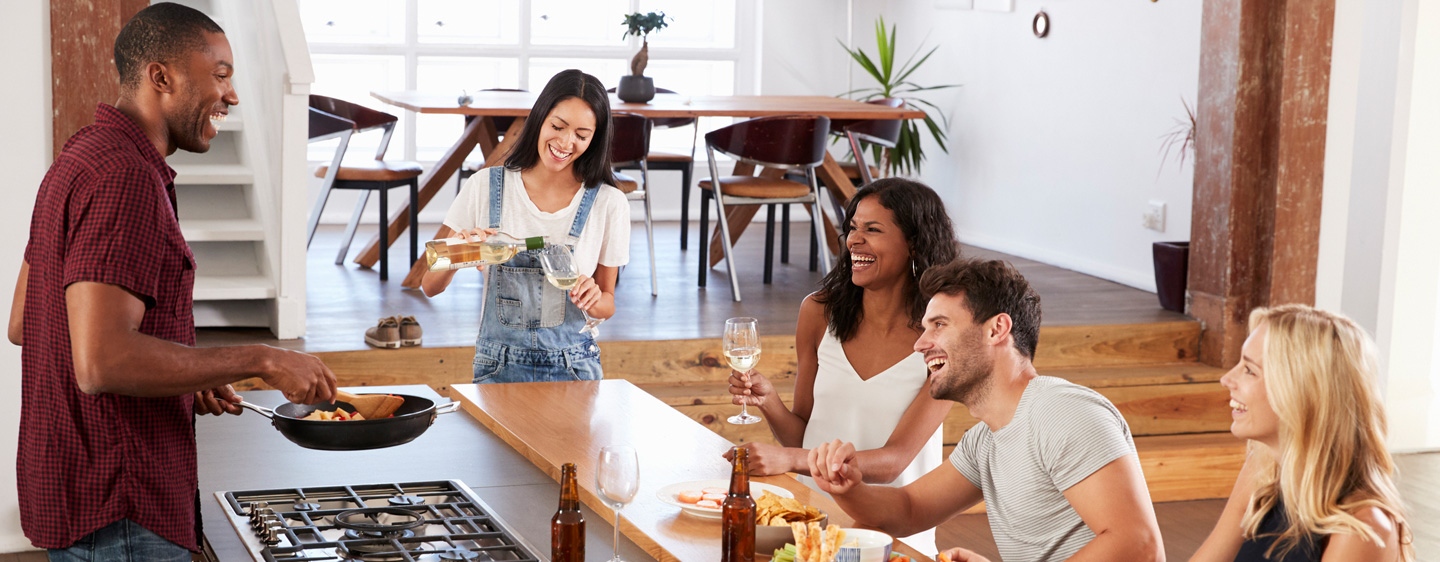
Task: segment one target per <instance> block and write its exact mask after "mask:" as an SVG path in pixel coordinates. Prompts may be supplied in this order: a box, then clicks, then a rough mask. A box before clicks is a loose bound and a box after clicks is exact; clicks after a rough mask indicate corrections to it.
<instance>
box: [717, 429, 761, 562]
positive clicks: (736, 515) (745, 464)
mask: <svg viewBox="0 0 1440 562" xmlns="http://www.w3.org/2000/svg"><path fill="white" fill-rule="evenodd" d="M731 453H732V454H733V455H734V457H735V460H734V461H732V463H733V466H731V469H730V493H729V494H727V495H726V496H725V503H722V504H720V521H721V526H722V528H721V531H720V562H755V500H754V499H752V498H751V497H750V476H749V471H750V450H749V449H746V448H744V447H735V448H733V449H731Z"/></svg>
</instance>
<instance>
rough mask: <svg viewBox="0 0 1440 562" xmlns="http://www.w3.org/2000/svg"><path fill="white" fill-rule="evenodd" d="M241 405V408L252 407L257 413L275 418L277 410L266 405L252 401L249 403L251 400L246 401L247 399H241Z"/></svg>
mask: <svg viewBox="0 0 1440 562" xmlns="http://www.w3.org/2000/svg"><path fill="white" fill-rule="evenodd" d="M240 407H241V408H246V409H250V410H254V411H255V413H257V414H260V415H262V416H265V417H267V418H269V419H272V420H273V419H275V410H271V409H270V408H266V407H264V406H256V405H254V404H251V403H249V402H246V401H244V400H241V401H240Z"/></svg>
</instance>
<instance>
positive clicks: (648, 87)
mask: <svg viewBox="0 0 1440 562" xmlns="http://www.w3.org/2000/svg"><path fill="white" fill-rule="evenodd" d="M665 19H666V17H665V12H650V13H648V14H642V13H640V12H635V13H633V14H630V15H627V16H625V21H624V22H622V25H624V26H625V35H623V36H622V38H625V39H628V38H629V37H630V36H631V35H634V36H636V37H639V38H640V52H638V53H635V58H632V59H630V75H629V76H621V77H620V87H619V88H617V89H616V90H615V95H616V96H618V97H619V98H620V100H621V101H625V102H630V103H645V102H648V101H650V100H652V99H654V98H655V81H654V80H651V79H650V77H648V76H645V65H646V63H648V62H650V42H649V37H650V33H651V32H653V31H657V30H660V29H664V28H665V26H667V25H669V23H667V22H666V21H665Z"/></svg>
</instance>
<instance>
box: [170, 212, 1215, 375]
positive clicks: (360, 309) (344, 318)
mask: <svg viewBox="0 0 1440 562" xmlns="http://www.w3.org/2000/svg"><path fill="white" fill-rule="evenodd" d="M690 228H691V237H690V244H691V246H690V248H689V250H687V251H681V250H680V244H679V236H680V233H679V230H680V225H679V223H678V222H662V223H657V225H656V229H655V245H656V267H657V270H658V275H659V279H660V283H659V285H660V291H659V292H660V294H659V296H656V297H652V296H650V279H649V277H650V276H649V261H648V252H647V250H646V244H645V238H644V237H643V236H635V237H634V238H632V240H631V252H630V265H629V266H628V267H627V268H626V269H625V271H624V273H623V274H622V275H621V279H620V284H619V287H618V288H617V291H616V304H617V306H618V307H619V310H620V312H619V313H618V314H616V316H615V317H614V318H611V319H610V320H608V321H606V322H605V323H604V324H603V325H602V326H601V330H600V334H601V340H602V341H633V340H673V339H691V338H719V337H720V333H721V331H722V330H723V328H724V324H725V319H726V318H730V317H734V316H753V317H756V318H759V319H760V321H761V322H760V329H761V332H762V333H763V334H766V335H785V334H793V333H794V332H795V318H796V313H797V311H798V310H799V306H800V301H801V300H803V299H804V298H805V295H807V294H809V293H810V292H812V291H814V290H815V288H816V286H817V285H818V283H819V281H820V279H821V278H822V276H821V275H820V273H818V272H811V271H809V270H808V268H807V267H806V263H807V259H806V256H807V255H808V251H809V231H808V230H807V229H808V223H805V222H799V223H795V224H793V225H792V233H793V236H792V239H791V250H792V256H791V257H792V259H791V263H790V264H780V263H779V258H778V251H777V258H776V264H775V272H774V281H773V282H772V283H771V284H770V285H765V284H764V283H762V278H761V273H762V267H763V263H764V261H763V260H764V255H765V254H764V251H765V244H764V241H765V237H764V231H763V229H754V230H753V231H751V232H749V233H747V235H746V236H745V237H744V238H742V239H741V240H740V243H739V244H738V245H737V246H736V256H737V262H739V264H740V265H739V267H738V268H737V269H738V270H739V272H740V290H741V297H743V299H744V300H743V301H742V302H739V303H736V302H734V301H732V300H731V298H730V290H729V286H728V283H729V280H728V278H727V274H726V269H725V265H724V263H723V262H722V263H721V264H720V265H717V266H716V267H715V268H713V269H711V270H710V271H709V281H708V282H709V286H708V287H707V288H705V289H701V288H699V287H698V286H697V283H696V275H697V268H698V265H697V263H696V260H697V258H698V255H699V250H698V248H697V245H696V240H695V231H696V229H697V225H696V224H695V223H693V222H692V224H691V226H690ZM341 230H342V229H341V227H339V226H322V227H321V228H320V229H319V230H318V231H317V232H316V236H315V242H314V244H313V245H311V247H310V252H309V258H308V264H307V270H306V273H307V275H308V277H309V279H308V287H309V290H308V291H307V299H308V306H307V310H308V313H307V315H306V321H307V323H308V326H307V335H306V337H305V339H302V340H291V341H278V340H275V339H274V336H273V335H271V334H270V332H268V331H266V330H259V329H202V330H200V331H199V334H198V338H197V339H198V340H199V344H200V345H202V346H207V345H233V344H241V343H268V344H271V345H280V346H282V347H286V348H290V349H297V350H302V351H308V352H323V351H345V350H355V349H364V348H365V343H364V340H363V335H364V332H365V328H367V327H369V326H373V325H375V322H376V320H377V319H379V318H380V317H382V316H389V315H392V314H405V315H414V316H415V317H416V318H417V319H418V320H419V321H420V323H421V325H422V326H423V327H424V329H425V343H424V345H426V346H430V347H444V346H464V345H474V342H475V334H476V331H477V329H478V326H479V322H480V320H479V315H480V300H481V284H480V283H481V277H480V274H479V273H477V272H475V271H474V270H468V271H463V272H461V273H459V274H458V275H456V277H455V282H454V283H453V284H452V285H451V286H450V288H449V289H448V290H446V291H445V292H444V293H442V294H440V295H438V296H436V297H435V298H426V297H425V295H423V294H422V293H420V292H419V291H416V290H408V289H404V288H403V287H401V286H400V280H401V279H402V278H403V277H404V275H405V271H406V269H407V268H406V266H405V265H404V262H405V261H406V259H407V258H408V255H407V254H408V252H406V251H405V250H404V248H403V245H396V246H395V247H393V248H392V250H391V254H392V258H393V261H392V262H391V271H390V275H391V277H390V280H389V281H387V282H381V281H380V280H379V273H378V271H376V270H370V269H364V268H361V267H359V266H357V265H355V264H353V263H350V262H348V261H347V262H346V263H345V264H344V265H343V266H337V265H335V264H334V256H335V252H336V251H337V249H338V248H339V239H340V237H341ZM434 231H435V225H424V226H422V227H421V230H420V232H421V233H423V234H426V235H428V234H430V233H433V232H434ZM636 232H637V233H643V232H644V231H643V230H642V229H637V230H636ZM407 238H408V236H406V237H403V238H402V240H405V239H407ZM422 240H423V238H422ZM353 251H359V248H358V244H357V246H356V247H355V248H354V249H353ZM965 254H966V255H969V256H975V257H987V258H999V259H1005V260H1008V261H1010V262H1011V263H1013V264H1014V265H1015V266H1016V267H1017V268H1019V269H1020V271H1021V272H1022V273H1024V274H1025V276H1026V278H1027V279H1029V281H1030V283H1031V284H1032V285H1034V287H1035V288H1036V290H1037V291H1038V292H1039V293H1040V295H1041V298H1042V299H1043V302H1044V311H1045V315H1044V324H1045V325H1046V326H1073V325H1088V324H1138V323H1148V322H1168V321H1175V320H1186V317H1185V316H1183V315H1180V314H1176V313H1173V312H1168V311H1165V310H1162V309H1161V308H1160V306H1159V304H1158V301H1157V300H1156V298H1155V295H1154V294H1153V293H1149V292H1146V291H1141V290H1138V289H1133V288H1130V287H1126V286H1124V285H1120V284H1118V283H1112V282H1110V281H1106V280H1103V279H1098V278H1095V277H1091V276H1089V275H1084V274H1081V273H1076V272H1073V271H1069V270H1066V269H1061V268H1058V267H1055V266H1051V265H1046V264H1042V263H1039V262H1035V261H1031V260H1026V259H1022V258H1017V257H1014V256H1008V255H1005V254H1001V253H998V252H992V251H989V250H984V249H980V248H973V247H967V248H965Z"/></svg>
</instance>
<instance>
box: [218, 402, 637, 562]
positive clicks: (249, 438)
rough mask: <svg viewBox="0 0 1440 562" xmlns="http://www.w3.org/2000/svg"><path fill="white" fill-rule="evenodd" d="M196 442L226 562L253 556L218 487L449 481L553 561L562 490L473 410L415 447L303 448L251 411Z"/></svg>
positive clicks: (595, 548)
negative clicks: (475, 497) (227, 513)
mask: <svg viewBox="0 0 1440 562" xmlns="http://www.w3.org/2000/svg"><path fill="white" fill-rule="evenodd" d="M349 390H351V391H354V392H391V393H399V394H410V395H415V396H424V397H426V398H430V399H432V400H435V401H437V402H438V403H442V404H443V403H445V402H446V401H447V399H446V398H443V397H441V396H440V395H438V394H436V393H435V391H434V390H431V389H430V387H427V386H422V385H410V386H389V387H379V386H377V387H363V388H351V389H349ZM240 394H241V396H243V397H244V398H245V400H247V401H250V402H252V403H255V404H259V405H261V406H266V407H273V406H278V405H280V404H283V403H284V402H285V399H284V398H283V397H282V396H281V395H280V393H279V392H277V391H273V390H267V391H251V392H242V393H240ZM195 437H196V441H197V442H198V450H197V453H198V455H199V457H198V458H199V471H200V507H201V516H202V518H203V520H204V526H205V537H206V539H207V540H208V541H209V542H210V545H211V547H212V548H213V549H214V550H215V553H216V555H217V556H218V557H219V559H220V560H222V561H225V562H231V561H235V562H249V561H250V560H251V557H250V555H249V553H248V552H247V551H246V550H245V548H244V546H243V545H242V544H241V542H240V539H239V536H238V535H237V534H236V532H235V529H234V528H233V527H232V526H231V524H230V521H229V520H228V519H227V518H226V516H225V513H224V511H223V510H222V508H221V506H220V504H219V502H218V501H216V499H215V492H216V491H229V490H254V489H270V488H284V487H300V486H336V485H346V484H376V483H383V482H414V481H428V480H451V479H453V480H459V481H461V482H464V483H465V484H466V485H468V486H469V487H470V488H471V489H472V490H474V491H475V493H476V495H478V496H480V498H479V499H480V500H481V501H484V502H485V503H487V504H489V505H490V507H492V508H493V509H494V510H495V511H496V512H497V513H499V514H500V516H501V517H504V518H505V519H506V521H507V522H509V523H510V525H511V527H512V529H511V530H512V531H513V532H515V533H517V534H519V535H520V536H522V537H524V538H525V540H527V541H529V542H530V544H532V545H535V547H536V548H537V549H540V550H542V551H543V552H536V553H535V554H536V555H537V556H539V557H540V558H541V559H542V560H547V559H549V557H550V551H549V546H550V517H551V516H552V515H554V513H555V506H556V504H557V502H558V500H559V497H560V487H559V486H558V485H557V484H556V483H555V481H554V480H553V479H552V478H550V477H548V476H546V474H545V473H543V472H541V471H540V470H538V469H537V468H536V467H535V466H534V465H532V464H531V463H530V462H527V461H526V459H525V457H522V456H521V455H520V454H518V453H516V451H515V450H514V449H512V448H511V447H510V446H509V445H507V444H506V443H505V442H504V441H502V440H501V439H500V438H498V437H496V435H495V434H493V433H491V432H490V431H489V430H487V429H485V427H484V426H482V425H481V424H480V423H479V422H477V421H476V420H475V418H473V417H471V416H469V415H467V414H464V413H454V414H444V415H441V416H440V417H439V418H438V419H437V420H435V424H434V425H432V426H430V429H428V430H427V431H426V432H425V433H424V434H423V435H421V436H420V437H419V438H417V439H415V440H414V441H411V442H409V443H406V444H404V445H400V446H397V447H391V448H388V449H375V450H370V451H314V450H310V449H304V448H301V447H299V446H298V445H295V444H294V443H291V442H290V441H288V440H286V439H285V437H284V436H282V435H280V432H279V431H278V430H276V429H275V428H273V427H271V426H270V423H269V420H267V419H265V418H264V417H262V416H260V415H257V414H255V413H254V412H249V411H247V412H245V414H244V415H241V416H238V417H236V416H228V415H227V416H221V417H216V416H205V417H201V418H197V419H196V423H195ZM607 512H608V510H607ZM584 513H585V519H586V522H587V524H586V529H585V531H586V532H585V535H586V544H587V545H588V547H589V548H587V549H586V553H585V554H586V556H585V558H586V560H587V561H589V562H603V561H606V560H609V559H610V541H611V540H612V533H613V530H612V528H611V527H610V526H609V525H608V524H606V523H605V519H603V518H601V517H600V515H599V514H597V513H596V512H594V511H592V510H590V509H589V508H585V509H584ZM621 543H622V544H621V546H620V552H621V555H622V556H624V557H625V558H626V559H627V560H630V561H634V562H639V561H643V560H648V559H649V556H647V555H646V554H645V552H644V551H643V550H641V549H640V548H638V547H636V546H635V544H634V543H632V542H630V541H628V540H622V541H621Z"/></svg>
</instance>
